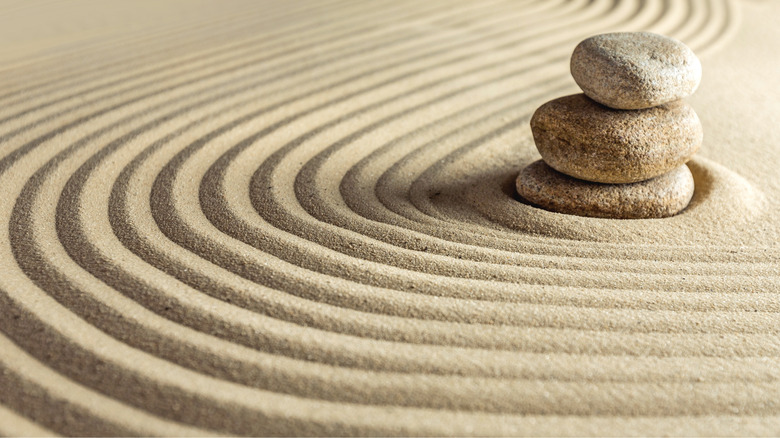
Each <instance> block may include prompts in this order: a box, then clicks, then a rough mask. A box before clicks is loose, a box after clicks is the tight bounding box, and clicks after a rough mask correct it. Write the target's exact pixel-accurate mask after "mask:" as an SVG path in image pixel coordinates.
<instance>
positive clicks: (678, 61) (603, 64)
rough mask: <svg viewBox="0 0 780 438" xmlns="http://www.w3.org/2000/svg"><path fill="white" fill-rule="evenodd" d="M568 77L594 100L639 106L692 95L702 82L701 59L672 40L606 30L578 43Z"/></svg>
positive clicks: (658, 36) (610, 103)
mask: <svg viewBox="0 0 780 438" xmlns="http://www.w3.org/2000/svg"><path fill="white" fill-rule="evenodd" d="M571 75H572V76H573V77H574V81H575V82H577V85H579V86H580V88H582V91H584V92H585V94H587V95H588V96H589V97H590V98H591V99H593V100H595V101H597V102H599V103H602V104H604V105H607V106H609V107H612V108H616V109H640V108H650V107H653V106H656V105H661V104H664V103H667V102H671V101H673V100H677V99H682V98H684V97H688V96H690V95H691V94H693V92H694V91H696V88H697V87H698V86H699V82H701V63H700V62H699V59H698V58H697V57H696V55H695V54H694V53H693V51H692V50H691V49H690V48H688V46H686V45H685V44H683V43H682V42H680V41H678V40H676V39H673V38H669V37H665V36H663V35H658V34H654V33H649V32H621V33H606V34H602V35H596V36H592V37H590V38H587V39H586V40H584V41H582V42H581V43H580V44H579V45H577V47H576V48H575V49H574V53H572V55H571Z"/></svg>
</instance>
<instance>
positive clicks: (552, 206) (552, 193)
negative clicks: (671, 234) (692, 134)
mask: <svg viewBox="0 0 780 438" xmlns="http://www.w3.org/2000/svg"><path fill="white" fill-rule="evenodd" d="M516 186H517V192H518V193H519V194H520V196H522V197H523V198H525V200H527V201H528V202H530V203H532V204H535V205H537V206H539V207H542V208H544V209H545V210H551V211H555V212H558V213H565V214H574V215H578V216H590V217H601V218H614V219H649V218H662V217H669V216H674V215H675V214H677V213H679V212H680V211H681V210H682V209H684V208H685V207H687V206H688V203H689V202H690V201H691V198H692V197H693V175H692V174H691V171H690V170H689V169H688V166H686V165H684V164H683V165H682V166H680V167H677V168H676V169H674V170H672V171H670V172H668V173H665V174H663V175H660V176H657V177H655V178H652V179H649V180H646V181H640V182H635V183H630V184H602V183H595V182H589V181H583V180H579V179H576V178H572V177H570V176H567V175H564V174H562V173H560V172H558V171H556V170H554V169H553V168H551V167H550V166H548V165H547V164H545V163H544V161H542V160H539V161H535V162H533V163H531V164H529V165H528V166H527V167H526V168H525V169H523V170H522V171H521V172H520V174H519V175H518V176H517V181H516Z"/></svg>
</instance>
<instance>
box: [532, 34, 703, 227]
mask: <svg viewBox="0 0 780 438" xmlns="http://www.w3.org/2000/svg"><path fill="white" fill-rule="evenodd" d="M571 74H572V76H573V77H574V80H575V81H576V82H577V85H579V86H580V88H581V89H582V90H583V91H584V94H575V95H572V96H566V97H561V98H559V99H555V100H552V101H550V102H547V103H545V104H544V105H542V106H541V107H539V109H537V110H536V112H535V113H534V115H533V117H532V118H531V131H532V132H533V137H534V142H535V143H536V147H537V149H538V150H539V153H540V154H541V155H542V160H540V161H536V162H534V163H532V164H531V165H529V166H528V167H526V168H525V169H523V170H522V171H521V172H520V175H519V176H518V178H517V191H518V193H519V194H520V196H522V197H523V198H525V199H526V200H527V201H529V202H531V203H533V204H536V205H538V206H540V207H543V208H545V209H548V210H552V211H556V212H559V213H568V214H575V215H580V216H593V217H607V218H634V219H638V218H660V217H668V216H672V215H674V214H676V213H678V212H680V211H681V210H682V209H684V208H685V207H686V206H687V205H688V203H689V202H690V200H691V197H692V196H693V189H694V186H693V176H692V175H691V172H690V170H688V167H687V166H686V165H685V163H686V162H687V161H688V160H689V159H690V158H691V156H692V155H693V154H694V153H695V152H696V151H697V150H698V149H699V147H700V146H701V143H702V138H703V130H702V126H701V122H700V121H699V118H698V116H697V115H696V113H695V112H694V111H693V108H691V106H690V105H688V104H687V103H686V102H684V101H683V100H682V99H683V98H685V97H688V96H690V95H691V94H692V93H693V92H694V91H695V90H696V88H697V87H698V86H699V82H700V80H701V63H700V62H699V60H698V58H697V57H696V55H695V54H694V53H693V51H691V49H689V48H688V47H687V46H686V45H684V44H683V43H681V42H680V41H677V40H674V39H672V38H668V37H664V36H661V35H656V34H652V33H647V32H627V33H611V34H603V35H597V36H594V37H591V38H588V39H586V40H584V41H582V42H581V43H580V44H579V45H578V46H577V48H575V49H574V53H573V54H572V57H571Z"/></svg>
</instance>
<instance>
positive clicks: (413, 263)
mask: <svg viewBox="0 0 780 438" xmlns="http://www.w3.org/2000/svg"><path fill="white" fill-rule="evenodd" d="M446 5H447V6H446V7H442V5H441V4H437V3H424V4H419V5H412V4H402V3H397V2H388V3H386V4H372V6H371V7H367V6H366V5H365V4H361V3H355V4H349V3H345V2H329V3H321V4H297V3H296V4H286V5H285V6H279V5H278V4H276V6H274V7H273V8H272V9H266V10H264V11H263V13H258V14H252V13H246V12H243V11H246V10H247V9H246V8H247V6H246V5H238V4H236V5H234V6H233V7H235V9H234V10H232V11H231V10H227V11H225V13H224V15H222V16H219V17H211V18H210V19H205V17H203V19H202V20H201V21H199V23H201V24H199V25H197V26H195V25H193V24H192V23H194V22H197V20H194V21H184V22H182V24H180V25H179V26H178V27H176V26H173V25H172V26H171V27H170V28H169V29H164V28H160V29H158V30H159V32H158V33H149V34H142V33H135V34H125V35H124V37H122V38H119V39H117V40H116V41H112V40H110V39H109V40H107V41H106V42H105V43H103V44H102V45H96V46H94V47H90V46H87V45H85V46H84V47H81V48H79V47H77V49H78V50H81V52H79V53H83V54H84V55H85V56H86V57H87V59H92V58H89V57H90V56H91V57H93V58H94V59H101V56H100V55H99V54H100V53H106V52H110V51H111V50H112V49H114V50H116V49H117V48H121V50H124V51H126V52H127V53H128V55H126V56H124V57H122V56H116V55H113V56H115V57H114V58H111V57H109V58H108V59H105V60H103V61H101V62H102V64H100V66H101V67H99V68H98V67H97V66H96V67H95V68H89V66H84V65H73V63H68V64H67V66H66V67H67V68H63V69H62V70H59V71H58V70H53V71H51V72H47V71H45V70H41V69H40V68H39V67H38V66H40V65H42V64H41V63H43V64H45V63H46V62H51V63H54V62H57V61H59V59H58V58H56V57H54V56H52V58H51V61H47V60H45V59H44V60H40V59H39V60H35V61H34V63H30V64H29V65H30V66H33V65H34V66H36V67H35V68H32V67H24V66H23V65H24V64H23V63H22V64H20V65H17V66H15V67H11V68H10V70H8V71H24V69H25V68H29V69H30V70H31V71H32V72H33V74H32V75H31V76H30V78H29V81H27V82H21V83H20V84H19V85H18V86H16V88H14V87H6V88H4V90H3V92H2V96H0V99H2V101H3V102H5V104H3V105H4V106H3V105H0V138H2V152H3V154H4V156H3V157H2V161H0V187H3V189H2V190H3V193H2V194H3V196H1V197H0V207H1V208H0V212H2V216H0V217H2V224H0V225H2V227H0V229H1V230H2V239H0V251H3V253H4V255H5V257H2V258H0V269H2V270H3V271H2V272H3V273H4V275H3V276H2V278H0V308H2V311H3V313H4V314H5V315H10V317H8V318H2V319H0V331H2V333H3V334H2V335H0V344H1V345H2V346H3V351H4V352H10V353H7V354H8V355H7V357H3V358H0V368H2V372H0V378H2V379H3V380H2V382H3V384H2V386H3V388H4V391H2V395H0V419H6V418H7V419H11V420H14V419H19V421H18V422H17V423H18V424H17V426H18V427H17V426H15V428H10V429H8V432H10V433H35V432H37V431H36V429H35V428H36V427H44V428H49V429H51V430H53V431H55V432H60V433H65V434H82V433H84V434H96V433H102V434H175V435H191V434H195V433H199V432H202V433H208V434H214V433H215V432H220V431H221V432H225V433H233V434H244V433H248V434H340V435H343V434H369V433H370V434H471V433H479V434H520V433H531V434H568V433H575V434H589V433H604V430H616V431H619V432H620V433H648V431H652V432H653V433H689V434H692V433H709V434H712V433H716V432H717V433H729V432H732V433H756V434H759V433H766V432H771V431H773V430H776V429H777V427H778V425H779V424H780V420H778V417H777V416H776V414H777V406H776V405H775V400H777V399H778V395H780V394H778V387H777V384H776V382H777V380H778V378H779V377H780V376H778V371H777V367H776V366H775V361H776V356H779V355H780V337H778V336H777V323H776V314H777V312H780V305H778V301H777V299H776V298H777V293H778V292H780V287H779V285H778V283H780V269H778V258H779V256H780V253H778V252H777V250H776V248H775V246H774V244H773V241H774V240H773V238H772V237H771V236H776V235H777V230H776V229H775V228H776V227H775V226H774V224H773V223H772V221H771V219H770V218H771V217H772V215H773V214H775V212H776V207H775V206H774V204H773V203H772V199H774V192H773V190H774V189H775V187H776V186H773V185H769V186H766V187H760V186H759V185H758V184H757V183H756V179H755V178H751V177H750V176H745V175H740V174H739V173H737V172H735V171H734V170H731V169H730V168H729V162H724V161H722V160H719V159H718V155H717V154H715V155H712V156H702V157H701V158H697V159H696V160H695V161H693V162H692V163H691V164H690V167H691V168H692V170H693V172H694V174H695V176H696V179H697V195H696V196H697V197H696V198H695V199H694V202H693V203H692V205H691V206H690V207H689V208H688V209H687V210H686V211H685V212H684V213H683V214H681V215H679V216H677V217H675V218H671V219H670V220H664V221H602V220H591V221H590V222H589V221H586V220H582V219H581V218H572V217H568V216H561V215H554V214H551V213H548V212H544V211H540V210H538V209H535V208H532V207H529V206H527V205H524V204H522V203H520V202H517V200H515V199H514V198H513V197H514V194H513V193H512V192H511V191H507V190H506V189H505V186H506V184H505V180H507V179H511V178H513V175H512V173H513V172H514V173H516V172H517V169H519V168H520V166H522V164H523V163H526V162H530V161H531V160H532V159H534V154H535V152H534V150H533V146H532V143H531V142H530V135H529V133H528V132H527V129H526V125H527V120H528V117H530V114H531V113H532V112H533V110H534V108H535V107H536V106H538V104H539V103H541V102H543V101H544V100H546V99H549V98H552V97H554V96H556V95H560V94H564V93H567V92H570V91H573V87H572V82H571V81H570V80H569V79H568V76H567V70H566V64H567V57H568V54H569V52H570V50H571V47H573V45H574V44H576V42H577V41H578V40H580V39H581V38H582V37H584V36H587V35H589V34H592V33H596V32H602V31H608V30H638V29H649V30H653V31H657V32H662V33H667V34H671V35H673V36H677V37H680V38H683V39H685V40H686V41H687V42H688V43H689V44H691V45H692V46H693V47H694V49H695V50H697V51H699V52H703V53H707V51H708V50H713V49H712V48H713V47H716V46H723V47H725V50H726V51H728V50H729V48H728V47H729V46H728V45H724V42H723V41H724V40H725V39H726V37H724V35H726V36H731V35H732V34H734V35H736V36H735V38H739V35H740V34H739V26H738V19H737V18H735V17H738V15H736V14H737V13H736V12H735V10H736V9H735V8H736V6H735V5H734V4H732V3H730V2H726V1H723V2H702V1H690V2H660V1H658V2H656V1H653V2H639V1H637V2H613V1H609V0H599V1H595V2H586V1H571V2H564V1H560V2H528V3H527V4H525V5H516V4H509V3H500V2H495V3H493V4H484V3H481V4H479V7H477V6H475V4H474V3H470V2H460V3H458V4H453V3H450V2H448V3H447V4H446ZM751 7H753V8H755V6H751ZM228 9H229V8H228ZM242 9H243V11H242ZM752 14H753V15H751V17H753V18H752V19H754V20H755V19H756V17H757V14H756V12H755V11H753V12H752ZM765 14H766V13H765ZM236 16H240V18H235V19H232V18H230V17H236ZM232 23H235V26H234V27H232ZM258 29H259V30H258ZM150 41H154V42H156V43H158V44H159V50H157V49H158V47H157V46H155V47H154V50H149V51H145V50H142V49H143V48H145V47H147V46H149V44H150ZM204 41H208V42H209V43H208V44H205V45H204V44H203V42H204ZM192 50H197V53H192ZM141 52H143V55H142V56H140V55H139V56H138V57H134V56H130V55H129V54H133V53H141ZM74 53H75V52H74ZM167 54H176V56H173V57H170V56H165V55H167ZM713 56H718V55H717V53H716V54H715V55H713ZM60 59H67V57H62V58H60ZM31 62H32V61H31ZM705 85H706V84H705ZM23 90H24V91H23ZM701 92H704V91H701ZM710 92H713V91H712V90H710ZM697 110H699V107H697ZM700 111H704V115H705V116H706V115H707V114H708V113H707V108H702V109H701V110H700ZM703 120H705V122H706V118H705V117H703ZM707 141H717V139H709V138H708V140H707ZM715 150H716V151H717V150H718V149H717V148H716V149H715ZM705 153H706V151H705ZM747 159H752V158H751V156H748V158H747ZM768 236H769V238H768ZM0 431H2V432H6V430H5V429H0ZM17 431H18V432H17Z"/></svg>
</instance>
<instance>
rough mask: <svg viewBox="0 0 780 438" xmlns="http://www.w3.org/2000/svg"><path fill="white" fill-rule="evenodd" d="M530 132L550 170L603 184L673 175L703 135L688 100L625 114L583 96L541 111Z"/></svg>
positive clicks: (551, 104)
mask: <svg viewBox="0 0 780 438" xmlns="http://www.w3.org/2000/svg"><path fill="white" fill-rule="evenodd" d="M531 131H532V132H533V136H534V142H535V143H536V148H537V149H538V150H539V153H540V154H541V155H542V158H543V159H544V161H545V162H546V163H547V164H549V165H550V167H552V168H554V169H555V170H557V171H559V172H563V173H565V174H567V175H569V176H573V177H575V178H579V179H584V180H587V181H594V182H603V183H630V182H636V181H643V180H646V179H649V178H653V177H655V176H658V175H661V174H663V173H666V172H669V171H670V170H672V169H674V168H676V167H679V166H680V165H681V164H684V163H685V162H687V161H688V160H689V159H690V157H691V155H693V154H694V153H695V152H696V151H697V150H698V149H699V146H701V142H702V138H703V135H704V134H703V131H702V126H701V122H700V121H699V117H698V116H696V113H695V112H694V111H693V108H691V106H690V105H688V104H687V103H685V102H683V101H676V102H671V103H668V104H665V105H660V106H657V107H655V108H648V109H644V110H634V111H625V110H615V109H612V108H608V107H605V106H604V105H601V104H599V103H597V102H594V101H593V100H591V99H589V98H588V97H587V96H585V95H584V94H574V95H571V96H566V97H561V98H558V99H555V100H552V101H550V102H547V103H545V104H544V105H542V106H541V107H539V109H537V110H536V112H535V113H534V115H533V117H532V118H531Z"/></svg>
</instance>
